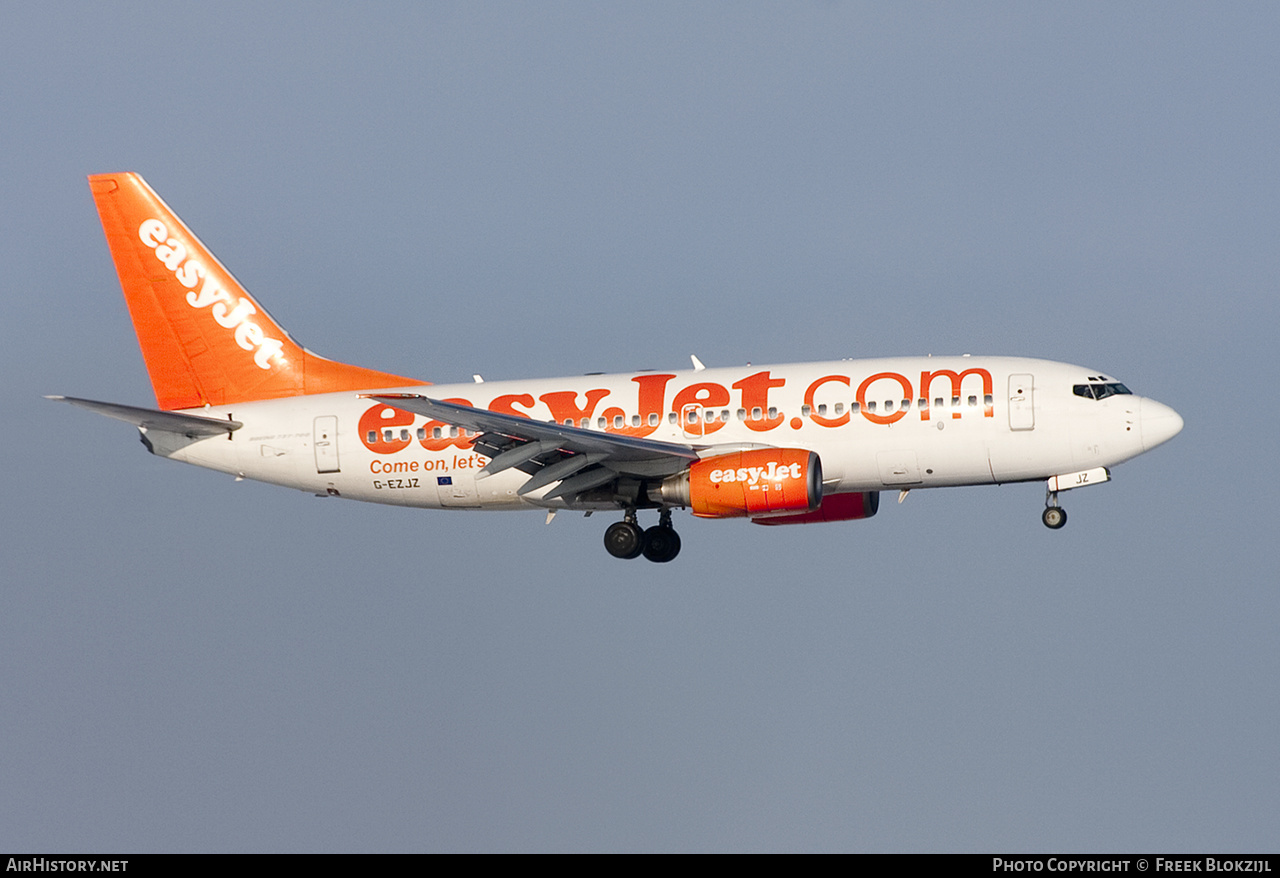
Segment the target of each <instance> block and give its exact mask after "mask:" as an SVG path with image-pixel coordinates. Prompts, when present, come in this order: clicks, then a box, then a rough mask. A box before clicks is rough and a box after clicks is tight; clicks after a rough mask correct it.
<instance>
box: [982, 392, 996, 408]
mask: <svg viewBox="0 0 1280 878" xmlns="http://www.w3.org/2000/svg"><path fill="white" fill-rule="evenodd" d="M993 402H995V399H993V398H992V396H991V394H989V393H988V394H987V395H986V396H984V397H983V398H982V404H983V405H991V404H992V403H993Z"/></svg>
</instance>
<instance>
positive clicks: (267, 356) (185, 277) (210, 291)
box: [138, 219, 285, 369]
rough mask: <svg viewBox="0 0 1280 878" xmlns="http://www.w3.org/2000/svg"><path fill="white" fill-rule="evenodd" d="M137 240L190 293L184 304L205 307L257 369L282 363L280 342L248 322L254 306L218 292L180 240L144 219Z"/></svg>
mask: <svg viewBox="0 0 1280 878" xmlns="http://www.w3.org/2000/svg"><path fill="white" fill-rule="evenodd" d="M138 237H139V238H141V239H142V243H144V244H146V245H147V246H148V247H150V248H151V250H152V252H154V253H155V256H156V259H158V260H159V261H160V263H161V264H162V265H163V266H164V267H165V268H166V269H168V270H169V271H170V272H171V273H172V274H173V276H174V279H175V280H177V281H178V283H180V284H182V285H183V286H184V287H186V288H187V289H189V290H191V292H189V293H187V304H188V305H190V306H191V307H192V308H197V309H202V308H208V309H209V313H210V314H211V315H213V319H214V320H216V321H217V322H218V325H219V326H221V327H223V328H224V329H227V330H229V331H230V332H231V334H232V337H233V338H234V339H235V342H236V344H237V345H239V346H240V347H242V348H244V349H245V350H246V351H253V362H254V363H255V364H256V365H257V366H258V368H259V369H270V368H271V361H272V360H278V361H280V362H281V363H283V362H284V361H285V360H284V354H283V353H281V350H282V349H283V348H284V342H282V341H280V340H279V339H275V338H271V337H269V336H268V335H267V334H266V333H265V332H264V331H263V329H262V327H261V326H259V325H258V324H257V323H255V322H254V321H253V320H250V319H249V318H250V317H251V316H252V315H254V314H256V313H258V309H257V308H256V307H254V304H253V303H252V302H250V301H249V300H248V299H246V298H244V297H243V296H234V295H232V294H231V293H228V292H227V291H226V290H224V289H222V287H221V286H219V284H218V281H217V280H216V279H215V278H214V277H213V276H212V274H211V272H209V270H208V269H207V268H206V267H205V266H204V265H203V264H201V263H200V262H199V261H198V260H196V259H191V258H188V256H187V248H186V247H185V246H184V245H183V243H182V242H181V241H179V240H178V239H177V238H171V237H169V230H168V229H167V228H166V227H165V224H164V223H162V222H160V220H158V219H148V220H144V221H143V223H142V225H140V226H138ZM197 286H198V287H199V291H197V290H196V287H197Z"/></svg>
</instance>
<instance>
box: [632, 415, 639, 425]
mask: <svg viewBox="0 0 1280 878" xmlns="http://www.w3.org/2000/svg"><path fill="white" fill-rule="evenodd" d="M631 426H633V427H639V426H640V416H639V415H632V416H631Z"/></svg>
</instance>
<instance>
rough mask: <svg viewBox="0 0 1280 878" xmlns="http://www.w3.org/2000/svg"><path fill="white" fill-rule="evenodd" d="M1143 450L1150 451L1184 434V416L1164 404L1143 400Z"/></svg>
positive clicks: (1141, 420) (1152, 400) (1141, 419)
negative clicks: (1181, 433)
mask: <svg viewBox="0 0 1280 878" xmlns="http://www.w3.org/2000/svg"><path fill="white" fill-rule="evenodd" d="M1140 422H1141V424H1142V450H1143V451H1150V450H1151V449H1152V448H1155V447H1156V446H1157V445H1163V444H1164V443H1166V442H1168V441H1169V440H1170V439H1172V438H1173V437H1174V436H1177V435H1178V434H1179V433H1180V432H1182V416H1181V415H1179V414H1178V413H1177V412H1175V411H1174V410H1173V409H1171V408H1169V407H1168V406H1167V405H1165V404H1164V403H1162V402H1156V401H1155V400H1154V399H1143V400H1142V414H1141V418H1140Z"/></svg>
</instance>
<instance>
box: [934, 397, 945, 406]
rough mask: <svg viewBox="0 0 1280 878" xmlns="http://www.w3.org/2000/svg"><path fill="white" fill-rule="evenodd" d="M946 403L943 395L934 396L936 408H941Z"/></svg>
mask: <svg viewBox="0 0 1280 878" xmlns="http://www.w3.org/2000/svg"><path fill="white" fill-rule="evenodd" d="M944 403H945V400H943V398H942V397H940V396H939V397H935V398H934V400H933V407H934V408H936V409H940V408H942V406H943V404H944Z"/></svg>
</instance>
